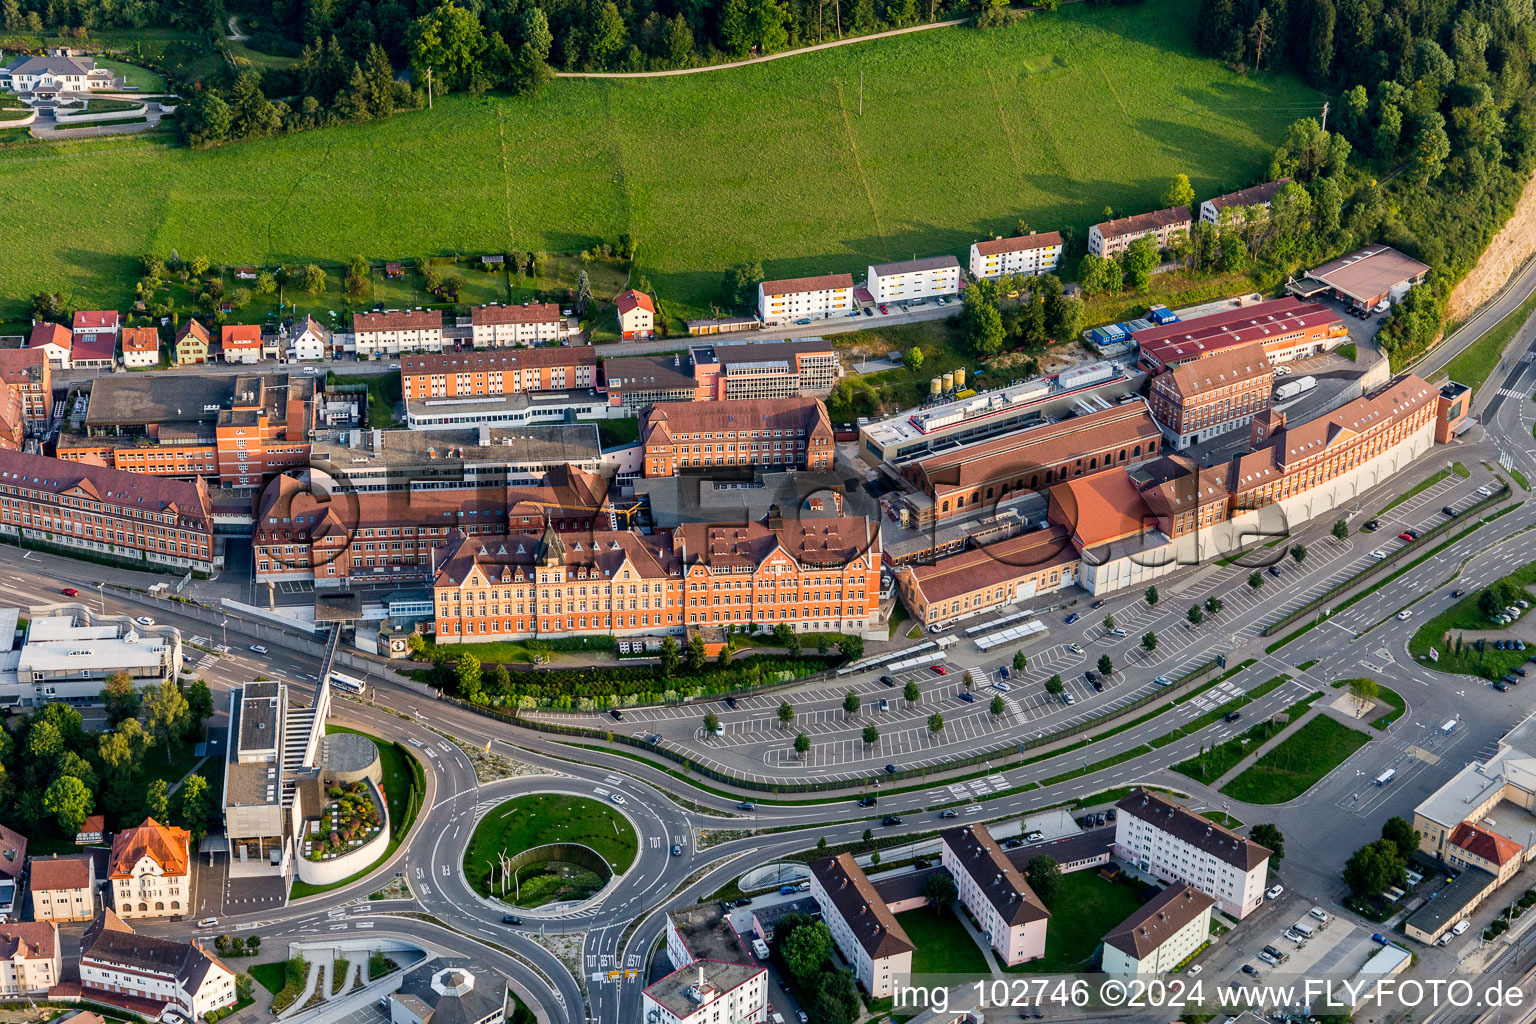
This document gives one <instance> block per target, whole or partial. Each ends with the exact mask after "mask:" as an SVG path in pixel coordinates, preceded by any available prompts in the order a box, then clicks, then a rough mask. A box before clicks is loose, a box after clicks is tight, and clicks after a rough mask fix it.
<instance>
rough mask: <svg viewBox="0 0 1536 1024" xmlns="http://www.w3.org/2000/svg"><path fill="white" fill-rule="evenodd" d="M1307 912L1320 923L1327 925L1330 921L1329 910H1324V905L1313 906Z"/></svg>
mask: <svg viewBox="0 0 1536 1024" xmlns="http://www.w3.org/2000/svg"><path fill="white" fill-rule="evenodd" d="M1307 914H1308V915H1309V916H1310V917H1311V918H1312V919H1313V920H1315V921H1316V922H1317V923H1318V924H1320V925H1323V926H1325V927H1326V926H1327V924H1328V921H1329V917H1328V911H1326V910H1324V909H1323V908H1322V907H1313V908H1312V909H1311V910H1309V911H1307Z"/></svg>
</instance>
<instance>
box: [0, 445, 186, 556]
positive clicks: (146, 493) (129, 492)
mask: <svg viewBox="0 0 1536 1024" xmlns="http://www.w3.org/2000/svg"><path fill="white" fill-rule="evenodd" d="M0 534H5V535H9V536H11V537H16V536H18V535H19V536H22V537H26V538H27V539H29V540H34V541H41V542H43V543H46V544H53V545H57V546H59V547H66V548H79V549H82V550H87V551H96V552H100V553H102V554H107V555H114V556H117V557H120V558H129V559H136V560H141V561H148V562H156V563H158V564H160V565H168V566H174V567H176V568H181V569H196V570H198V571H201V572H212V571H213V569H214V550H213V517H212V504H211V501H210V499H209V497H208V487H207V485H206V484H205V483H203V482H202V481H201V480H196V481H190V482H188V481H181V480H168V479H161V478H157V477H152V476H144V475H141V474H138V473H124V472H121V471H120V470H115V469H105V468H102V467H100V466H88V465H77V464H75V463H72V462H66V461H64V460H61V459H50V458H47V457H46V456H42V455H29V454H27V453H26V452H16V451H0Z"/></svg>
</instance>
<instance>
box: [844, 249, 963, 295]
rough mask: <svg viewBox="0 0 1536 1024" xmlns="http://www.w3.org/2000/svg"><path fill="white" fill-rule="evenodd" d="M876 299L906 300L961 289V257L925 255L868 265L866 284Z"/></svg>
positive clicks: (954, 291) (953, 293) (944, 293)
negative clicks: (896, 261)
mask: <svg viewBox="0 0 1536 1024" xmlns="http://www.w3.org/2000/svg"><path fill="white" fill-rule="evenodd" d="M866 287H867V288H868V289H869V294H870V296H871V297H872V298H873V299H874V300H875V301H876V302H909V301H911V300H912V299H926V298H929V297H931V296H934V295H956V294H958V293H959V291H960V261H959V260H957V259H955V258H954V257H953V256H925V257H923V258H922V259H915V260H902V261H901V262H899V263H877V264H872V265H871V266H870V268H869V279H868V282H867V284H866Z"/></svg>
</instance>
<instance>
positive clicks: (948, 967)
mask: <svg viewBox="0 0 1536 1024" xmlns="http://www.w3.org/2000/svg"><path fill="white" fill-rule="evenodd" d="M959 913H961V911H958V910H953V909H952V910H949V911H946V912H945V913H942V914H935V913H934V912H933V910H932V909H931V908H929V907H920V908H918V909H917V910H909V911H907V912H906V913H905V914H897V915H896V920H897V921H899V922H900V923H901V926H902V928H904V929H906V932H907V938H909V939H911V940H912V945H914V946H916V947H917V949H916V950H915V951H914V952H913V953H912V973H913V974H986V973H987V958H986V956H985V955H983V954H982V952H981V947H980V946H978V945H976V940H975V939H973V938H971V933H970V932H968V931H966V930H965V925H963V924H961V923H960V918H959V917H957V916H956V915H957V914H959Z"/></svg>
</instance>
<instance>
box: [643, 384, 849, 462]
mask: <svg viewBox="0 0 1536 1024" xmlns="http://www.w3.org/2000/svg"><path fill="white" fill-rule="evenodd" d="M640 442H641V444H642V446H643V448H644V460H645V475H646V476H648V477H659V476H676V475H677V474H678V472H679V471H681V470H684V469H710V468H714V467H722V466H768V467H780V468H783V467H790V466H796V467H799V468H802V469H811V470H824V469H831V468H832V460H833V454H834V453H833V447H832V422H831V420H829V419H828V418H827V407H826V406H824V405H822V404H821V401H820V400H819V399H815V398H772V399H762V400H754V401H746V400H743V401H735V402H699V403H689V402H658V403H656V404H655V405H652V406H650V407H648V408H646V409H645V410H643V411H642V412H641V414H640Z"/></svg>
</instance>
